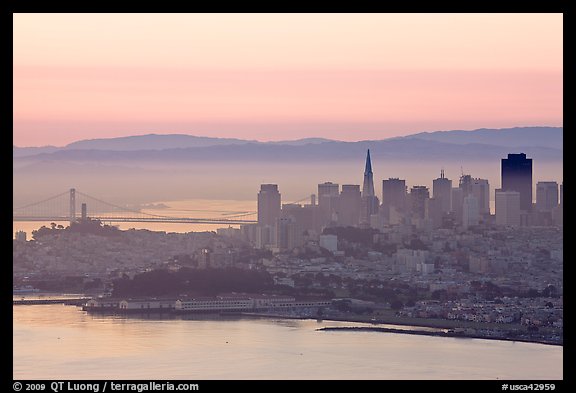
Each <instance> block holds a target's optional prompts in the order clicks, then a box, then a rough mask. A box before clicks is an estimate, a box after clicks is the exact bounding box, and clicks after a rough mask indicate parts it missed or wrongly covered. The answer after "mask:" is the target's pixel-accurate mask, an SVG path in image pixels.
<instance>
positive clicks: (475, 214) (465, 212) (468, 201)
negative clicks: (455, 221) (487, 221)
mask: <svg viewBox="0 0 576 393" xmlns="http://www.w3.org/2000/svg"><path fill="white" fill-rule="evenodd" d="M478 205H479V204H478V198H476V196H475V195H474V194H470V195H468V196H466V197H464V202H463V203H462V226H463V227H464V228H465V229H467V228H468V227H471V226H474V225H478V222H479V219H480V209H479V206H478Z"/></svg>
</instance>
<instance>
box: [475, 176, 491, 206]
mask: <svg viewBox="0 0 576 393" xmlns="http://www.w3.org/2000/svg"><path fill="white" fill-rule="evenodd" d="M470 188H471V190H472V193H471V194H472V195H474V196H475V197H476V199H478V211H479V213H480V214H490V184H489V183H488V180H486V179H472V184H471V185H470Z"/></svg>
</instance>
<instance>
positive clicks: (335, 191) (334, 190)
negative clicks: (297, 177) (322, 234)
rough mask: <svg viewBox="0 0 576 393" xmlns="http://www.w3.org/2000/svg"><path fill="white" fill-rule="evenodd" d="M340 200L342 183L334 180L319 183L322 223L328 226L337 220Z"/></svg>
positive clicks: (319, 204) (319, 207)
mask: <svg viewBox="0 0 576 393" xmlns="http://www.w3.org/2000/svg"><path fill="white" fill-rule="evenodd" d="M339 202H340V185H339V184H337V183H332V182H325V183H322V184H318V209H319V211H320V225H321V226H327V225H329V224H330V223H331V222H335V221H336V220H337V214H338V209H339Z"/></svg>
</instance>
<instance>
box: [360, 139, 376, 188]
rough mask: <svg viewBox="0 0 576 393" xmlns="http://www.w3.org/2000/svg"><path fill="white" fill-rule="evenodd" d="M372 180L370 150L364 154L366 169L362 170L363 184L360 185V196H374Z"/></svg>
mask: <svg viewBox="0 0 576 393" xmlns="http://www.w3.org/2000/svg"><path fill="white" fill-rule="evenodd" d="M374 195H375V193H374V178H373V174H372V161H371V160H370V149H368V152H367V153H366V167H365V168H364V183H363V184H362V196H363V197H366V196H374Z"/></svg>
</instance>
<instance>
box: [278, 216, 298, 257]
mask: <svg viewBox="0 0 576 393" xmlns="http://www.w3.org/2000/svg"><path fill="white" fill-rule="evenodd" d="M275 229H276V239H275V240H276V247H277V248H279V249H281V250H290V249H292V248H294V247H298V246H300V245H302V239H303V237H302V233H301V231H300V230H299V225H298V223H297V222H296V221H295V220H294V219H293V218H292V217H280V218H278V219H277V220H276V228H275Z"/></svg>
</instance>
